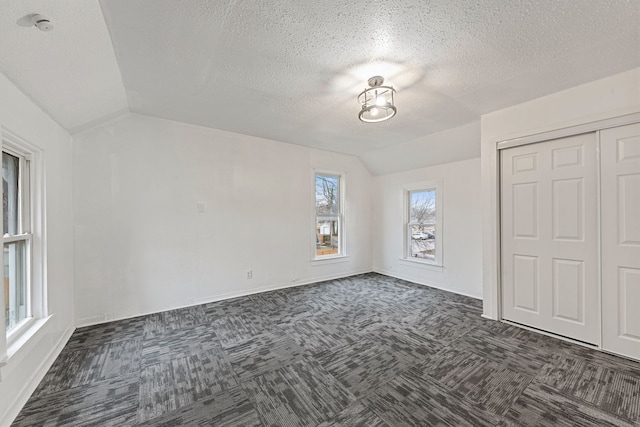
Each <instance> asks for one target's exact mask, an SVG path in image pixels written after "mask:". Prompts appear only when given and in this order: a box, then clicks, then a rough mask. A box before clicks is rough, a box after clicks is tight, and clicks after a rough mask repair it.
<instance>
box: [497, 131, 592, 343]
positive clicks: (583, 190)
mask: <svg viewBox="0 0 640 427" xmlns="http://www.w3.org/2000/svg"><path fill="white" fill-rule="evenodd" d="M596 170H597V169H596V134H595V133H589V134H583V135H576V136H571V137H567V138H561V139H557V140H553V141H546V142H543V143H539V144H531V145H525V146H521V147H515V148H509V149H505V150H502V151H501V174H502V175H501V216H502V217H501V223H502V229H501V236H502V245H501V249H502V288H503V318H504V319H507V320H512V321H514V322H518V323H522V324H526V325H529V326H532V327H535V328H539V329H543V330H546V331H549V332H553V333H556V334H560V335H564V336H567V337H571V338H574V339H578V340H581V341H585V342H588V343H592V344H598V343H599V337H600V318H599V310H598V306H599V300H598V287H597V286H598V282H597V273H598V264H597V244H598V233H597V229H598V228H597V198H596V190H597V186H596V183H597V181H596V179H597V176H596Z"/></svg>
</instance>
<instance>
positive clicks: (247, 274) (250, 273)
mask: <svg viewBox="0 0 640 427" xmlns="http://www.w3.org/2000/svg"><path fill="white" fill-rule="evenodd" d="M244 278H245V279H253V270H251V269H249V270H247V271H245V273H244Z"/></svg>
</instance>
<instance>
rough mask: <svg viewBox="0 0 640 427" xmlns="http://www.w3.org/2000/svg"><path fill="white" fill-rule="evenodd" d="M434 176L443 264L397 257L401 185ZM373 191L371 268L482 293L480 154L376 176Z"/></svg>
mask: <svg viewBox="0 0 640 427" xmlns="http://www.w3.org/2000/svg"><path fill="white" fill-rule="evenodd" d="M433 180H441V182H442V188H441V191H442V192H443V193H442V194H443V205H444V206H443V207H442V209H443V217H444V218H443V222H444V224H443V225H444V230H443V244H442V246H443V268H442V269H439V268H436V267H431V266H425V265H421V264H418V263H415V262H411V261H404V260H401V258H402V256H403V252H404V247H403V245H404V230H403V215H404V206H403V188H404V187H405V186H408V185H411V184H413V183H420V182H425V181H433ZM373 194H374V198H373V222H372V232H371V234H372V237H373V268H374V271H377V272H379V273H382V274H387V275H389V276H394V277H398V278H401V279H406V280H409V281H412V282H416V283H421V284H425V285H429V286H433V287H437V288H441V289H446V290H448V291H451V292H456V293H460V294H464V295H469V296H472V297H475V298H480V297H481V296H482V282H481V274H482V253H481V249H482V234H481V233H482V231H481V218H480V205H481V202H480V159H479V158H475V159H470V160H463V161H460V162H455V163H448V164H443V165H438V166H432V167H427V168H421V169H414V170H411V171H407V172H399V173H394V174H390V175H383V176H378V177H375V178H374V179H373Z"/></svg>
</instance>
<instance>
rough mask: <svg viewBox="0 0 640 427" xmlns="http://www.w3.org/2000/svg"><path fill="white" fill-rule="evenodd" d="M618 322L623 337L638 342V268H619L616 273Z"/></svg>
mask: <svg viewBox="0 0 640 427" xmlns="http://www.w3.org/2000/svg"><path fill="white" fill-rule="evenodd" d="M618 299H619V304H620V313H619V315H618V322H619V327H620V335H621V336H622V337H623V338H626V339H631V340H635V341H638V342H640V310H639V309H638V302H640V269H638V268H620V269H619V274H618Z"/></svg>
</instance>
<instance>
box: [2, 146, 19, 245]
mask: <svg viewBox="0 0 640 427" xmlns="http://www.w3.org/2000/svg"><path fill="white" fill-rule="evenodd" d="M19 167H20V159H19V158H17V157H16V156H12V155H11V154H8V153H4V152H3V153H2V190H3V193H2V208H3V209H2V213H3V218H4V229H3V232H2V234H10V235H16V234H19V230H18V218H19V212H18V175H19V174H18V170H19Z"/></svg>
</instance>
